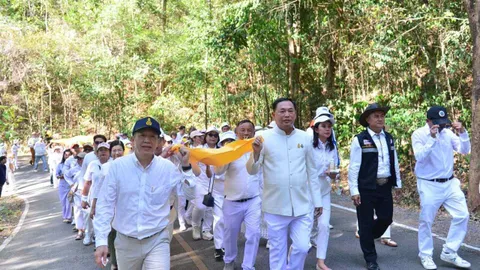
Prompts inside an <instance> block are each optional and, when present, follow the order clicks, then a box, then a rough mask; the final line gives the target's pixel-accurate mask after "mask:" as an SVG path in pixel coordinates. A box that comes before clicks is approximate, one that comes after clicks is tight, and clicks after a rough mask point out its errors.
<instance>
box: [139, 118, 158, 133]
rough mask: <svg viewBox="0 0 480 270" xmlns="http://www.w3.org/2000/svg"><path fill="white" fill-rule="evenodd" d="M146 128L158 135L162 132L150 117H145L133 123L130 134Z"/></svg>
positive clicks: (155, 121)
mask: <svg viewBox="0 0 480 270" xmlns="http://www.w3.org/2000/svg"><path fill="white" fill-rule="evenodd" d="M147 128H149V129H152V130H153V131H155V133H157V134H158V135H160V134H162V132H161V131H160V124H159V123H158V122H157V120H155V119H153V118H152V117H145V118H142V119H140V120H137V122H135V125H134V126H133V130H132V134H134V133H135V132H137V131H139V130H142V129H147Z"/></svg>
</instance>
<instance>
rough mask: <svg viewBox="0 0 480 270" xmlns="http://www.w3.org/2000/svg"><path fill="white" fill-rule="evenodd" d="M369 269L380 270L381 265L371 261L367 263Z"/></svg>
mask: <svg viewBox="0 0 480 270" xmlns="http://www.w3.org/2000/svg"><path fill="white" fill-rule="evenodd" d="M367 269H368V270H380V267H379V266H378V264H377V263H376V262H369V263H367Z"/></svg>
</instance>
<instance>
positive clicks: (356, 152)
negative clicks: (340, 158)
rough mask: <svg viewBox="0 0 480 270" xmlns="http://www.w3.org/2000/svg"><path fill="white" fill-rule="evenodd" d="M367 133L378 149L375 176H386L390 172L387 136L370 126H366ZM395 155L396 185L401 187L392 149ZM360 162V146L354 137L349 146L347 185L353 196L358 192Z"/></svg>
mask: <svg viewBox="0 0 480 270" xmlns="http://www.w3.org/2000/svg"><path fill="white" fill-rule="evenodd" d="M367 130H368V133H369V134H370V136H372V139H373V142H374V143H375V145H376V146H377V150H378V169H377V178H388V177H390V176H391V174H390V156H389V154H388V148H389V147H390V143H388V144H387V138H386V137H385V132H384V131H383V130H382V131H381V132H380V133H379V134H376V133H375V132H373V130H371V129H370V128H367ZM393 151H394V153H393V154H394V156H395V163H394V164H395V165H394V167H395V174H396V176H397V187H396V188H401V187H402V180H401V179H400V167H399V166H398V157H397V150H396V149H393ZM361 164H362V148H361V147H360V143H359V142H358V138H357V137H354V138H353V140H352V144H351V146H350V165H349V166H348V185H349V187H350V195H351V196H355V195H358V194H360V192H359V191H358V174H359V172H360V165H361Z"/></svg>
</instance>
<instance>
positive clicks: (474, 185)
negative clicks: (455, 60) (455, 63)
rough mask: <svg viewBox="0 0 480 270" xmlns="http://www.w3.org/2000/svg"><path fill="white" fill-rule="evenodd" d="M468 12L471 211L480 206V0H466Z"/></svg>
mask: <svg viewBox="0 0 480 270" xmlns="http://www.w3.org/2000/svg"><path fill="white" fill-rule="evenodd" d="M464 3H465V7H466V10H467V12H468V20H469V23H470V32H471V34H472V41H473V62H472V63H473V64H472V65H473V66H472V70H473V82H472V132H471V133H470V134H471V144H472V153H471V159H470V181H469V185H468V206H469V208H470V211H472V212H474V211H478V210H479V207H480V194H479V183H480V33H479V32H480V0H464Z"/></svg>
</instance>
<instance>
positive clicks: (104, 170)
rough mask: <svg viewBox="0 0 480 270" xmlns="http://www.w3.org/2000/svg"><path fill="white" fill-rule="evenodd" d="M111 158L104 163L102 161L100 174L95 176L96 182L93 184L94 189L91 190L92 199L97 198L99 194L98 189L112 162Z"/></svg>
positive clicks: (100, 188) (100, 187)
mask: <svg viewBox="0 0 480 270" xmlns="http://www.w3.org/2000/svg"><path fill="white" fill-rule="evenodd" d="M112 161H113V160H109V161H108V162H106V163H103V164H102V165H101V166H102V169H101V175H100V176H99V177H97V184H96V185H95V188H94V190H92V192H93V193H92V195H93V199H98V196H99V194H100V190H102V186H103V183H104V182H105V177H107V175H108V172H109V170H110V165H111V164H112Z"/></svg>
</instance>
